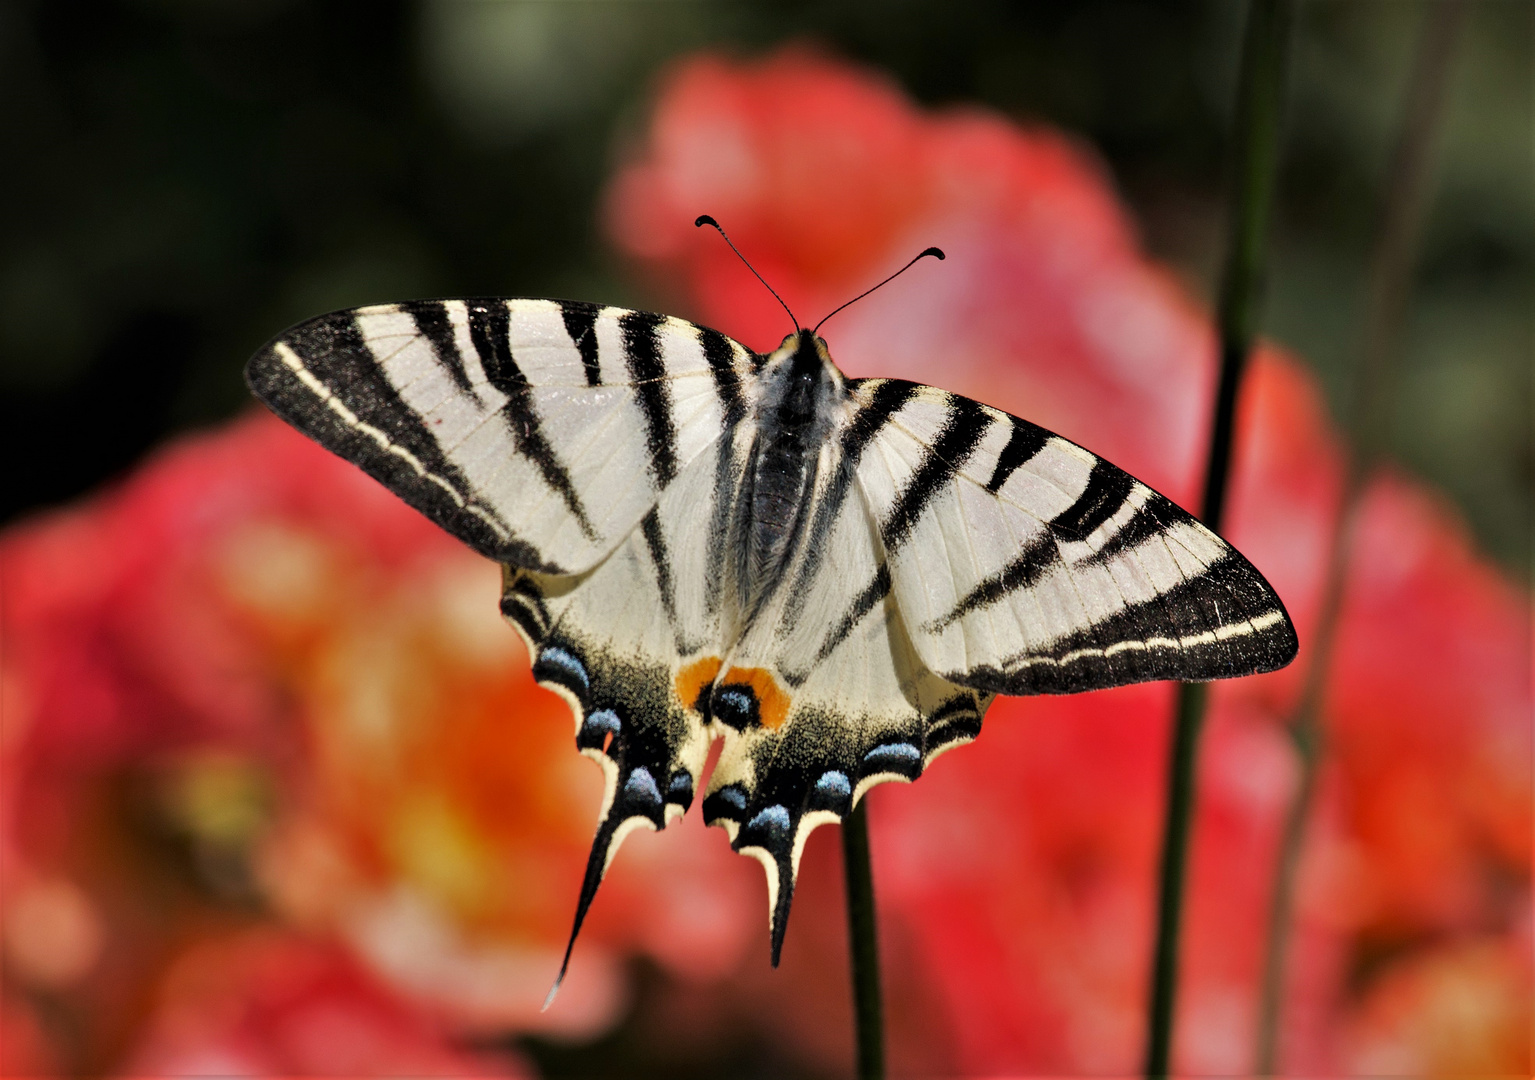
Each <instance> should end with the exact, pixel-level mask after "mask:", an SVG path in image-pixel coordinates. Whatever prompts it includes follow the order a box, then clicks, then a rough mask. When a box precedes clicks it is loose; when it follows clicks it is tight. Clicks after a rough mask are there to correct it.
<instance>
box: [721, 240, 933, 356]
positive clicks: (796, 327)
mask: <svg viewBox="0 0 1535 1080" xmlns="http://www.w3.org/2000/svg"><path fill="white" fill-rule="evenodd" d="M705 225H712V226H713V227H714V228H715V229H716V230H717V231H718V232H719V234H720V235H721V236H724V237H725V243H727V244H730V250H731V251H733V252H735V253H736V258H738V259H740V260H741V261H742V262H743V263H746V269H748V270H750V271H751V272H752V273H753V274H757V268H756V267H755V266H753V265H752V264H751V263H749V262H746V256H745V255H742V254H741V249H740V248H738V247H736V246H735V244H734V243H732V242H731V240H730V237H729V236H726V235H725V230H724V229H721V228H720V223H719V222H717V221H715V220H714V219H713V218H712V217H710V216H709V215H708V214H699V215H698V219H697V220H696V221H694V222H693V228H695V229H701V228H703V227H704V226H705ZM934 250H937V249H936V248H935V249H934ZM923 254H926V252H923ZM942 257H943V256H942V255H940V256H939V258H942ZM919 258H920V256H919ZM757 280H758V281H760V282H762V287H763V288H764V289H766V290H767V291H768V292H770V293H772V294H773V299H774V300H777V301H778V302H779V304H781V305H783V309H784V310H785V311H788V312H789V321H790V322H792V323H794V332H795V333H796V334H798V333H799V320H798V319H796V318H795V317H794V312H792V311H789V305H788V304H785V303H784V302H783V297H781V296H779V295H778V292H777V290H776V289H774V288H773V286H771V285H769V284H768V283H767V278H765V277H763V276H762V275H761V274H757ZM823 321H824V320H823Z"/></svg>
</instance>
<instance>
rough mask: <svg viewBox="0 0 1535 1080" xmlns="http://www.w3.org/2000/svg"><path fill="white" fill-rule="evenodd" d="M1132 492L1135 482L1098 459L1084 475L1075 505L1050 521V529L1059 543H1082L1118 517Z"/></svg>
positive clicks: (1126, 474) (1129, 476)
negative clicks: (1107, 522) (1105, 523)
mask: <svg viewBox="0 0 1535 1080" xmlns="http://www.w3.org/2000/svg"><path fill="white" fill-rule="evenodd" d="M1134 489H1135V478H1134V477H1132V476H1131V475H1130V474H1129V473H1127V472H1125V471H1124V470H1123V469H1120V468H1117V467H1116V466H1113V465H1110V464H1109V463H1108V462H1107V461H1104V460H1103V459H1102V458H1099V459H1098V460H1097V461H1095V462H1094V463H1093V468H1092V471H1091V472H1089V473H1088V474H1087V486H1086V487H1085V488H1083V489H1082V494H1081V495H1078V496H1077V500H1076V502H1074V503H1072V504H1071V505H1070V506H1068V507H1067V508H1066V509H1065V510H1062V511H1061V512H1060V513H1059V514H1057V515H1055V517H1053V518H1051V519H1050V528H1051V530H1052V531H1053V532H1054V533H1055V534H1056V535H1057V536H1060V537H1061V538H1062V539H1066V540H1085V539H1087V537H1089V536H1091V535H1092V533H1093V532H1094V531H1095V530H1096V529H1097V528H1098V527H1099V526H1101V525H1102V524H1103V523H1104V522H1106V521H1108V520H1109V519H1110V518H1112V517H1113V516H1114V515H1115V514H1117V513H1119V510H1120V507H1122V506H1124V505H1125V500H1127V499H1128V498H1129V497H1130V492H1131V491H1133V490H1134Z"/></svg>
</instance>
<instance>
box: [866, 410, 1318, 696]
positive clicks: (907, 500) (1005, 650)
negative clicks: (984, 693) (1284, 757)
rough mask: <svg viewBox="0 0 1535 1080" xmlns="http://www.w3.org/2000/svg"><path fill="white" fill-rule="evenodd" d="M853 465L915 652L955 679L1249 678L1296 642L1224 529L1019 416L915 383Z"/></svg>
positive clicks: (1085, 685) (979, 682) (1032, 686)
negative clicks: (878, 533)
mask: <svg viewBox="0 0 1535 1080" xmlns="http://www.w3.org/2000/svg"><path fill="white" fill-rule="evenodd" d="M858 392H860V393H862V394H864V395H865V396H867V397H868V398H870V399H871V400H872V398H873V397H874V395H875V393H877V388H864V387H859V388H858ZM858 479H859V483H860V485H861V486H862V488H863V490H864V493H865V496H866V498H867V499H868V501H869V506H870V511H871V513H873V515H874V516H875V518H876V520H877V521H879V523H880V527H881V531H882V534H883V536H884V539H885V544H886V548H887V558H888V560H889V563H890V577H891V582H892V585H891V587H892V591H893V593H894V595H895V597H896V600H897V602H898V603H899V604H900V606H901V609H902V611H903V613H904V614H905V617H906V619H907V620H908V624H909V625H910V627H911V633H912V639H913V642H914V644H915V645H916V648H917V651H918V653H919V655H921V656H922V658H923V661H924V663H926V664H927V665H928V666H929V667H930V668H932V669H933V670H934V671H936V672H939V673H940V674H942V675H943V676H944V677H945V678H947V679H950V680H952V681H954V682H957V683H961V684H964V685H968V686H974V687H977V688H979V689H984V690H988V691H992V692H996V693H1009V694H1038V693H1075V692H1077V691H1081V690H1092V689H1098V688H1101V687H1106V686H1118V685H1123V684H1125V683H1131V682H1141V681H1145V680H1150V679H1184V680H1204V679H1215V678H1226V677H1230V676H1234V675H1246V674H1251V673H1254V672H1257V671H1268V670H1272V669H1273V668H1276V667H1280V666H1282V665H1283V664H1285V663H1287V662H1288V661H1289V659H1290V658H1291V657H1293V656H1294V654H1295V649H1296V641H1295V633H1294V629H1293V627H1292V626H1291V625H1290V622H1289V619H1288V617H1287V616H1286V615H1285V612H1284V608H1283V606H1282V605H1281V604H1280V602H1279V600H1278V598H1277V597H1276V596H1275V595H1274V593H1273V590H1272V589H1271V588H1270V587H1269V586H1268V584H1267V582H1265V581H1264V580H1263V578H1262V576H1261V575H1259V574H1258V572H1257V571H1256V570H1254V569H1253V568H1252V566H1251V564H1249V563H1248V562H1247V561H1246V560H1245V559H1244V558H1242V556H1241V555H1239V554H1238V553H1237V552H1236V551H1235V550H1234V549H1232V548H1231V547H1230V546H1229V545H1228V544H1226V542H1225V541H1223V540H1221V539H1220V538H1219V537H1217V536H1216V535H1215V534H1214V533H1212V532H1210V531H1209V530H1208V529H1206V528H1205V527H1204V526H1203V525H1201V524H1200V523H1199V522H1198V521H1196V520H1195V519H1194V518H1193V517H1192V516H1191V515H1189V514H1188V513H1186V512H1185V511H1183V510H1181V509H1179V508H1178V507H1177V506H1176V505H1174V504H1173V503H1172V502H1170V501H1168V500H1167V499H1165V498H1163V497H1162V496H1161V495H1158V494H1157V493H1156V492H1154V491H1152V490H1151V489H1150V488H1148V487H1146V486H1145V485H1144V484H1141V483H1140V482H1139V481H1137V480H1135V479H1133V478H1132V477H1130V476H1129V475H1128V474H1127V473H1125V472H1123V471H1122V470H1120V469H1117V468H1115V467H1114V466H1113V465H1110V464H1109V463H1108V462H1106V461H1104V460H1102V459H1101V458H1098V457H1095V456H1094V455H1092V454H1090V453H1089V452H1088V451H1086V450H1083V449H1082V448H1081V447H1079V446H1076V445H1075V444H1073V443H1071V442H1068V441H1067V440H1065V439H1062V438H1060V437H1059V436H1056V435H1051V434H1050V433H1048V432H1046V431H1044V430H1043V429H1040V428H1037V427H1035V426H1034V425H1032V424H1028V423H1026V422H1025V421H1022V420H1019V419H1017V418H1016V417H1012V416H1008V415H1007V414H1006V413H1003V412H999V411H998V410H995V409H991V408H988V407H985V406H981V405H978V404H976V403H975V402H973V401H970V400H968V399H966V398H961V397H958V396H956V395H953V394H949V393H946V392H944V391H941V390H936V389H934V388H932V387H921V388H919V390H918V392H916V393H913V394H912V395H911V396H910V397H909V398H908V399H907V400H906V401H905V403H904V404H903V406H902V407H901V409H900V410H898V411H897V412H896V413H895V414H894V415H893V416H892V417H891V419H890V422H889V423H888V424H886V425H885V426H884V427H883V428H882V429H881V431H880V433H879V435H878V437H877V438H876V439H875V447H874V452H871V453H866V454H864V455H863V457H862V459H861V462H860V466H859V470H858Z"/></svg>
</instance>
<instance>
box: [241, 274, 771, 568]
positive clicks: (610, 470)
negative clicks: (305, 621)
mask: <svg viewBox="0 0 1535 1080" xmlns="http://www.w3.org/2000/svg"><path fill="white" fill-rule="evenodd" d="M751 357H752V354H751V353H750V352H749V351H748V350H746V349H744V348H742V347H741V346H740V345H738V344H736V343H735V342H732V341H730V340H729V339H728V338H725V337H724V336H723V335H720V334H718V333H716V332H714V331H709V330H704V329H703V328H701V327H697V326H694V325H692V324H691V323H686V322H683V321H682V320H680V319H672V318H669V317H666V316H660V315H650V314H648V313H644V312H633V311H625V310H623V309H620V308H605V307H600V306H597V305H592V304H580V303H575V302H569V301H552V300H500V299H487V300H477V299H469V300H441V301H438V300H430V301H417V302H414V303H409V304H391V305H383V306H379V307H372V308H359V309H356V310H354V311H345V312H337V313H334V314H332V315H326V316H322V317H320V318H318V319H313V320H310V321H309V322H307V323H303V324H300V325H299V326H297V327H295V328H293V329H292V330H290V331H288V332H287V333H285V334H283V335H282V336H281V337H279V338H277V339H276V340H274V341H273V342H272V343H271V344H269V345H268V346H267V347H266V348H265V349H263V350H262V351H261V352H260V353H258V354H257V355H256V356H255V357H254V358H253V359H252V360H251V362H250V364H249V366H248V367H247V379H248V381H249V382H250V384H251V387H252V389H254V390H255V392H256V394H257V395H258V396H259V397H261V399H262V400H263V401H265V402H266V403H267V404H268V405H270V406H271V407H272V408H273V410H274V411H276V412H277V413H278V414H279V415H280V416H282V417H283V418H284V419H286V420H288V422H289V423H292V424H293V425H294V426H296V427H298V428H299V429H300V430H302V431H304V432H305V433H306V434H309V435H311V436H312V437H313V438H315V439H316V440H317V441H319V442H320V443H321V444H322V445H324V446H326V447H328V448H329V449H331V450H334V451H335V452H336V453H338V454H341V455H342V456H343V457H345V458H347V459H348V460H350V461H352V462H354V463H355V464H357V465H360V466H361V467H363V468H364V469H366V470H367V471H368V472H370V473H372V474H373V475H374V476H376V477H377V478H378V479H380V480H382V481H383V482H384V483H385V484H387V485H388V486H389V487H390V489H391V490H393V491H394V492H395V493H396V494H398V495H400V496H401V497H402V498H404V499H405V500H406V501H407V502H409V503H410V504H411V505H412V506H415V507H416V508H417V509H419V510H421V511H423V512H424V513H426V514H427V515H428V516H429V517H431V518H432V519H433V520H434V521H436V522H437V523H438V524H440V525H442V526H443V527H444V528H446V529H448V530H449V531H450V532H452V533H454V535H456V536H458V537H460V538H461V539H463V540H464V541H465V542H467V543H469V544H470V545H471V546H473V547H474V548H476V549H477V550H479V551H481V552H483V553H484V554H486V555H489V556H490V557H492V558H494V559H497V560H499V561H501V562H505V563H510V564H512V565H515V566H523V567H527V568H529V569H535V570H540V571H544V572H548V573H578V572H580V571H582V570H585V569H587V568H589V567H591V566H593V565H595V564H596V563H597V561H598V560H600V559H601V558H602V557H603V556H604V555H606V554H607V553H608V552H610V551H612V550H613V549H614V548H615V547H616V546H617V545H618V543H619V542H620V541H622V540H623V539H624V538H625V537H626V536H628V534H629V533H630V532H631V531H632V530H633V529H634V528H635V527H636V526H637V525H638V524H639V523H640V522H641V520H642V519H643V518H644V516H645V515H646V513H648V512H649V510H650V509H651V508H652V507H653V506H654V505H655V503H656V500H657V498H658V497H659V494H660V492H661V491H662V490H663V489H664V488H665V487H666V485H667V484H668V483H670V482H671V480H672V479H673V478H675V477H676V476H677V474H678V473H679V472H680V471H681V470H682V469H683V468H685V467H686V466H687V464H688V463H689V462H691V461H692V460H693V458H694V457H695V456H697V455H698V453H699V452H700V451H702V450H703V448H704V447H705V446H707V445H709V444H711V443H713V442H714V440H715V439H717V438H718V437H719V434H720V431H721V430H722V429H723V428H724V427H725V425H726V423H727V418H728V417H729V416H731V415H735V416H738V415H739V414H740V412H741V411H742V407H743V406H742V400H743V397H744V394H745V391H743V380H744V379H745V378H746V377H748V376H749V374H750V372H751Z"/></svg>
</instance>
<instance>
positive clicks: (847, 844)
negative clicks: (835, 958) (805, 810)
mask: <svg viewBox="0 0 1535 1080" xmlns="http://www.w3.org/2000/svg"><path fill="white" fill-rule="evenodd" d="M868 806H869V801H868V799H862V800H860V801H859V803H858V805H857V806H856V807H854V809H853V812H852V813H850V814H849V815H848V816H847V817H845V818H843V820H842V861H843V867H844V875H845V878H846V882H847V886H846V887H847V931H848V934H847V936H848V951H849V952H850V953H851V955H852V967H853V1023H854V1025H855V1026H856V1028H857V1032H858V1080H882V1078H883V1077H884V1075H885V1015H884V1005H883V1004H882V1003H881V1001H880V990H879V941H878V938H877V935H876V933H875V925H874V870H873V867H872V865H871V864H870V861H869V816H868Z"/></svg>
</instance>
